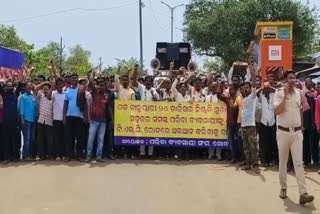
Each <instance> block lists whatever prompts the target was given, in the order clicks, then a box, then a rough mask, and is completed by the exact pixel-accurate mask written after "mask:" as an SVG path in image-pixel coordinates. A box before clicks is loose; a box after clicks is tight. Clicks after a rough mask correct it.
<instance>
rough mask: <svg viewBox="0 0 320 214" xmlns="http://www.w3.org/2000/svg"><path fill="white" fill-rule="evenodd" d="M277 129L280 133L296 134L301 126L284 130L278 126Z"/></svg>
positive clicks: (284, 128)
mask: <svg viewBox="0 0 320 214" xmlns="http://www.w3.org/2000/svg"><path fill="white" fill-rule="evenodd" d="M278 129H279V130H281V131H285V132H297V131H300V130H301V126H299V127H294V128H286V127H283V126H278Z"/></svg>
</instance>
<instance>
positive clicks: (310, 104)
mask: <svg viewBox="0 0 320 214" xmlns="http://www.w3.org/2000/svg"><path fill="white" fill-rule="evenodd" d="M235 66H237V63H234V64H233V65H232V67H231V69H230V72H229V76H228V78H225V77H224V76H221V75H217V74H216V73H215V72H208V73H207V75H206V76H204V75H203V74H200V73H196V72H189V71H187V70H186V69H185V68H184V67H181V68H180V69H179V71H177V72H174V71H173V67H174V63H173V62H172V63H171V64H170V71H169V73H168V76H167V77H165V78H156V77H157V75H159V73H158V72H155V74H154V75H153V76H150V75H148V76H145V77H144V78H138V66H135V67H134V68H132V69H130V70H128V74H125V75H121V77H120V76H119V74H116V75H115V76H114V77H104V76H98V77H96V76H95V73H94V72H91V73H90V75H89V76H88V78H86V79H80V80H79V78H78V75H77V74H76V73H72V74H71V73H70V74H65V75H63V76H62V77H56V75H55V69H54V67H53V66H51V71H52V72H50V73H51V74H52V75H51V77H50V78H48V80H49V81H46V79H45V78H44V77H43V76H38V77H37V78H35V79H33V80H31V79H30V78H29V76H30V73H31V72H30V69H29V70H28V69H27V68H24V70H23V72H21V73H20V74H17V75H16V76H14V77H13V79H8V80H6V81H5V82H1V86H0V131H1V138H0V142H1V144H0V145H1V147H0V149H1V150H0V158H1V160H3V161H4V163H5V164H7V163H9V162H10V161H17V160H20V159H22V160H26V161H28V160H33V159H35V160H45V159H49V160H57V161H58V160H64V161H70V160H71V159H78V160H80V161H87V162H89V161H91V159H92V158H95V159H96V161H98V162H102V161H104V160H105V158H109V159H115V158H116V157H117V158H129V159H136V158H141V159H145V158H152V159H153V158H163V159H171V158H174V159H179V160H181V159H185V160H190V159H210V160H212V159H217V160H219V161H222V160H229V161H230V163H232V164H235V163H237V162H239V164H240V165H241V166H243V169H244V170H249V169H251V168H254V169H256V171H258V169H259V168H258V166H259V164H261V165H263V166H265V167H269V166H275V165H278V161H279V156H278V154H279V152H278V144H277V137H276V130H277V125H276V124H277V123H276V120H277V119H276V112H275V106H274V100H275V99H276V97H275V94H276V91H277V90H279V88H281V87H283V86H284V84H286V80H285V79H284V80H281V81H278V82H277V81H275V80H274V76H273V75H269V76H268V79H266V80H262V79H261V77H260V76H259V73H258V72H257V71H256V70H255V69H253V68H249V67H248V68H247V74H246V75H245V78H242V77H241V76H240V75H233V74H232V73H233V69H234V67H235ZM119 70H120V69H119ZM155 79H157V80H155ZM262 83H263V84H262ZM295 87H296V88H298V89H300V92H301V97H302V108H303V119H304V120H303V128H304V129H303V162H304V165H305V166H315V167H319V132H320V97H319V98H317V97H318V94H319V95H320V85H316V84H315V83H313V82H312V81H311V80H310V79H306V80H305V82H304V84H302V83H301V82H299V81H296V80H295ZM116 99H118V100H144V101H154V102H157V101H167V102H173V101H175V102H211V103H214V102H223V103H225V104H226V107H227V121H226V124H227V130H228V141H229V145H230V146H229V148H228V149H219V148H215V149H214V148H209V149H199V148H157V147H156V148H154V147H152V146H149V147H148V148H146V147H145V146H140V147H132V146H130V147H120V146H114V145H113V128H114V127H113V121H114V118H113V116H114V113H113V111H114V100H116ZM292 116H293V117H294V115H292ZM21 133H22V134H23V138H21ZM22 142H23V143H22ZM22 145H23V146H22ZM21 146H22V148H21ZM20 151H22V152H21V154H20Z"/></svg>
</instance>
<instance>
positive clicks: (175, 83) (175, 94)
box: [171, 79, 178, 97]
mask: <svg viewBox="0 0 320 214" xmlns="http://www.w3.org/2000/svg"><path fill="white" fill-rule="evenodd" d="M177 84H178V79H175V80H174V82H173V83H172V86H171V91H172V94H173V95H174V96H175V97H176V96H177V95H178V90H177Z"/></svg>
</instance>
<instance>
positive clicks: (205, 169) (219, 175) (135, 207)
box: [0, 161, 320, 214]
mask: <svg viewBox="0 0 320 214" xmlns="http://www.w3.org/2000/svg"><path fill="white" fill-rule="evenodd" d="M306 176H307V183H308V187H309V191H310V192H311V193H313V194H314V195H315V196H316V200H315V202H314V204H312V205H309V206H306V207H302V206H300V205H298V204H297V202H298V197H299V196H298V190H297V185H296V181H295V179H294V177H293V176H289V177H288V185H289V192H288V195H289V199H287V200H284V201H282V200H281V199H279V198H278V192H279V186H278V174H277V171H275V170H274V171H272V170H268V171H262V174H261V175H255V174H253V173H252V174H251V173H246V172H243V171H240V170H239V169H238V168H236V167H235V166H229V165H226V164H223V163H217V162H206V161H201V162H187V163H184V162H168V161H163V162H156V161H150V162H148V161H144V162H140V161H132V162H124V161H113V162H108V163H102V164H80V163H77V162H71V163H68V164H67V165H66V164H62V165H59V164H57V163H55V162H35V163H19V164H15V165H8V166H0V214H73V213H77V214H88V213H92V214H100V213H101V214H106V213H110V214H129V213H130V214H158V213H159V214H196V213H201V214H229V213H230V214H251V213H252V214H264V213H266V214H270V213H272V214H280V213H306V214H312V213H320V175H318V174H317V173H316V172H308V173H307V175H306Z"/></svg>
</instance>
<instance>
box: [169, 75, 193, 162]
mask: <svg viewBox="0 0 320 214" xmlns="http://www.w3.org/2000/svg"><path fill="white" fill-rule="evenodd" d="M177 84H178V79H175V80H174V82H173V83H172V87H171V90H172V93H173V95H174V98H175V101H176V102H191V101H192V100H191V97H190V95H189V94H188V92H187V91H188V84H187V83H186V82H180V83H179V86H178V88H179V91H178V90H177ZM189 153H190V149H188V148H176V151H175V155H174V158H175V159H178V160H181V159H186V160H187V159H189Z"/></svg>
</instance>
